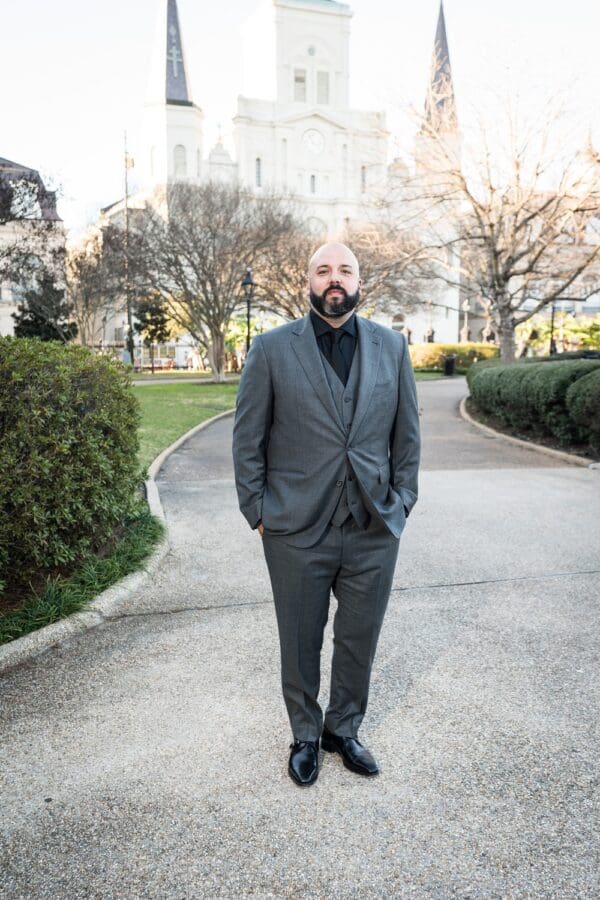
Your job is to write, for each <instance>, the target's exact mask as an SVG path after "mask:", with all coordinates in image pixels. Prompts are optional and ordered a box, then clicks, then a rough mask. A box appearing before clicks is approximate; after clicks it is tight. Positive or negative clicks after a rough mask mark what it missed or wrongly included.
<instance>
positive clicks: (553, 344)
mask: <svg viewBox="0 0 600 900" xmlns="http://www.w3.org/2000/svg"><path fill="white" fill-rule="evenodd" d="M554 309H555V303H554V302H553V303H552V315H551V316H550V356H554V355H555V353H556V342H555V340H554Z"/></svg>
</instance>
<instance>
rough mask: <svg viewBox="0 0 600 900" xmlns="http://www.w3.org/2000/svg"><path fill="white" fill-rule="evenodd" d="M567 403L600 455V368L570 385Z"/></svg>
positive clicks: (572, 416)
mask: <svg viewBox="0 0 600 900" xmlns="http://www.w3.org/2000/svg"><path fill="white" fill-rule="evenodd" d="M566 403H567V409H568V411H569V415H570V416H571V418H572V419H573V421H574V422H576V423H577V425H579V427H580V428H582V429H584V430H587V431H588V432H589V440H590V444H591V445H592V447H593V448H594V450H597V451H598V452H599V453H600V367H599V368H597V369H594V371H593V372H590V373H589V374H588V375H584V376H583V378H578V379H577V381H574V382H573V384H571V385H569V387H568V388H567V394H566Z"/></svg>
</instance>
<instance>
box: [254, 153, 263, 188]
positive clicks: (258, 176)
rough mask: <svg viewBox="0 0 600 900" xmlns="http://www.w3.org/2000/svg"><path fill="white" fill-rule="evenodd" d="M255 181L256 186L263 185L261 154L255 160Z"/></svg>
mask: <svg viewBox="0 0 600 900" xmlns="http://www.w3.org/2000/svg"><path fill="white" fill-rule="evenodd" d="M254 183H255V185H256V187H262V160H261V158H260V156H257V157H256V160H255V162H254Z"/></svg>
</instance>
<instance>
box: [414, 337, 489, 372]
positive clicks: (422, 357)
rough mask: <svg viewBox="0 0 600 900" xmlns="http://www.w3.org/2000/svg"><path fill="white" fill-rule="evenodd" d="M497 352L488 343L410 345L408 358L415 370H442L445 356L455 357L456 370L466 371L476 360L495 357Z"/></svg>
mask: <svg viewBox="0 0 600 900" xmlns="http://www.w3.org/2000/svg"><path fill="white" fill-rule="evenodd" d="M499 352H500V351H499V349H498V347H496V346H494V344H488V343H481V344H477V343H474V342H465V343H463V344H411V345H410V358H411V362H412V364H413V367H414V368H415V369H443V368H444V360H445V359H446V357H447V356H456V363H455V365H456V368H457V369H468V368H469V367H470V366H472V365H473V363H474V362H476V361H477V360H480V359H490V358H493V357H496V356H498V354H499Z"/></svg>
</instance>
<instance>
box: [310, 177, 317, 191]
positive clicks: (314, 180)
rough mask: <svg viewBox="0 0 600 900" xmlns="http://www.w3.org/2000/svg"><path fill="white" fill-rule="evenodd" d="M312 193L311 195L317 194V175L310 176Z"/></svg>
mask: <svg viewBox="0 0 600 900" xmlns="http://www.w3.org/2000/svg"><path fill="white" fill-rule="evenodd" d="M310 192H311V194H316V193H317V176H316V175H311V176H310Z"/></svg>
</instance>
